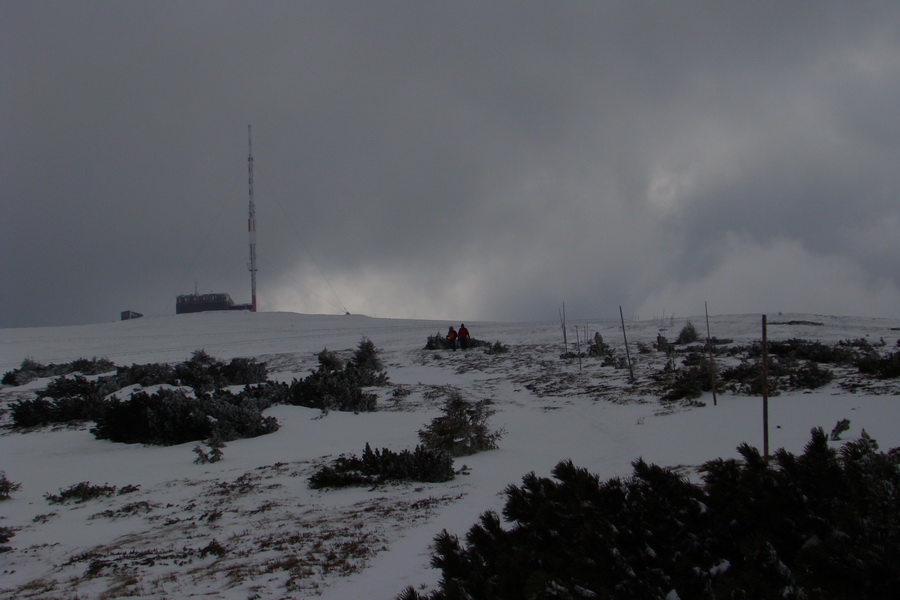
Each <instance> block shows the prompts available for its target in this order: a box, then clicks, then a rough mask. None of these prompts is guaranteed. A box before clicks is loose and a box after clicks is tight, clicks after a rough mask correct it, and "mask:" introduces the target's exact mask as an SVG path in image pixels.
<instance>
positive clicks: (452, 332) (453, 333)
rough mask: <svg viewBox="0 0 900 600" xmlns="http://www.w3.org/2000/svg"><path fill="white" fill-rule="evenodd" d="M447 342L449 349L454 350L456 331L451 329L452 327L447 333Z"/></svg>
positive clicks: (451, 327)
mask: <svg viewBox="0 0 900 600" xmlns="http://www.w3.org/2000/svg"><path fill="white" fill-rule="evenodd" d="M447 341H448V342H450V347H451V348H452V349H453V350H456V330H455V329H453V325H451V326H450V331H448V332H447Z"/></svg>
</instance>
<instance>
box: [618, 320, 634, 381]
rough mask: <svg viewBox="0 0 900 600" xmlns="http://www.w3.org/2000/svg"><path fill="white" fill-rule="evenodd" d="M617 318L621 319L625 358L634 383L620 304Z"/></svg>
mask: <svg viewBox="0 0 900 600" xmlns="http://www.w3.org/2000/svg"><path fill="white" fill-rule="evenodd" d="M619 319H621V320H622V337H623V338H625V358H626V359H627V360H628V372H629V373H630V374H631V383H634V367H632V366H631V352H630V351H629V350H628V336H627V335H625V317H624V315H623V314H622V305H621V304H620V305H619Z"/></svg>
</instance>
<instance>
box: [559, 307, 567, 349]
mask: <svg viewBox="0 0 900 600" xmlns="http://www.w3.org/2000/svg"><path fill="white" fill-rule="evenodd" d="M559 320H560V322H561V323H562V330H563V355H565V354H568V353H569V340H568V339H567V338H566V303H565V302H563V305H562V310H561V311H560V313H559Z"/></svg>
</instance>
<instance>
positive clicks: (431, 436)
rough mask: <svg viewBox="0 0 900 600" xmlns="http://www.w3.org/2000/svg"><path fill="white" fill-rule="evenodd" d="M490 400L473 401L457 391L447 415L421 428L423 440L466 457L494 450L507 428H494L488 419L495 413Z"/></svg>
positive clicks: (447, 405) (449, 400)
mask: <svg viewBox="0 0 900 600" xmlns="http://www.w3.org/2000/svg"><path fill="white" fill-rule="evenodd" d="M490 404H491V403H490V401H489V400H479V401H478V402H470V401H468V400H466V399H465V398H463V397H462V394H460V393H459V392H458V391H453V392H451V393H450V396H449V397H448V398H447V400H446V401H445V402H444V414H443V415H441V416H439V417H435V418H434V419H432V421H431V423H429V424H428V425H427V426H426V427H425V428H424V429H421V430H419V440H420V441H421V442H422V444H424V445H425V447H426V448H428V449H429V450H431V451H433V452H437V453H443V454H448V455H450V456H466V455H469V454H475V453H477V452H482V451H484V450H494V449H496V448H497V442H498V441H499V440H500V438H502V437H503V435H504V433H505V432H504V431H503V430H502V429H500V430H491V429H490V427H489V426H488V419H490V417H491V416H492V415H493V414H494V412H495V411H494V410H493V409H491V408H490Z"/></svg>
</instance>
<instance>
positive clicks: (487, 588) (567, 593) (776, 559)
mask: <svg viewBox="0 0 900 600" xmlns="http://www.w3.org/2000/svg"><path fill="white" fill-rule="evenodd" d="M877 450H878V445H877V444H876V443H875V441H874V440H872V439H871V438H868V437H867V436H865V435H864V436H863V437H862V438H861V439H859V440H857V441H854V442H849V443H847V444H846V445H844V446H843V447H842V448H841V449H840V451H837V450H835V449H833V448H831V447H829V445H828V442H827V436H826V435H825V433H824V431H823V430H822V429H820V428H816V429H813V431H812V435H811V440H810V442H809V443H808V444H807V446H806V448H805V449H804V452H803V454H802V455H800V456H795V455H793V454H791V453H789V452H786V451H784V450H779V451H777V452H776V453H775V454H774V456H773V458H772V460H771V461H769V462H768V463H767V462H766V461H765V460H764V459H763V458H762V457H761V456H760V454H759V452H758V451H757V450H756V449H754V448H751V447H749V446H747V445H742V446H740V447H739V448H738V451H739V453H740V455H741V457H742V458H741V459H716V460H713V461H710V462H708V463H706V464H705V465H703V467H702V469H701V473H702V478H703V483H702V484H694V483H691V482H689V481H688V480H687V479H685V478H684V477H682V476H680V475H678V474H677V473H675V472H674V471H672V470H669V469H665V468H661V467H658V466H655V465H650V464H647V463H645V462H643V461H642V460H638V461H636V462H634V463H633V467H634V470H633V474H632V476H631V477H629V478H627V479H620V478H614V479H610V480H607V481H605V482H602V481H601V480H600V478H599V477H597V476H596V475H592V474H590V473H589V472H588V471H587V470H585V469H581V468H577V467H576V466H575V465H574V464H572V462H571V461H564V462H560V463H559V464H558V465H557V466H556V468H555V469H554V470H553V473H552V474H553V478H552V479H551V478H546V477H538V476H537V475H535V474H534V473H531V474H528V475H526V476H525V477H524V478H523V481H522V484H521V485H520V486H510V487H508V488H507V489H506V491H505V494H506V503H505V506H504V509H503V518H504V521H502V520H501V518H500V516H499V515H497V514H495V513H493V512H486V513H484V514H483V515H482V516H481V519H480V521H479V522H478V523H477V524H475V525H473V526H472V527H471V528H470V529H469V532H468V533H467V535H466V537H465V540H464V541H463V540H460V538H458V537H457V536H455V535H453V534H451V533H449V532H447V531H443V532H442V533H441V534H440V535H438V536H437V538H436V539H435V546H434V547H435V550H434V555H433V558H432V564H433V566H435V567H436V568H439V569H441V571H442V577H441V581H440V584H439V587H438V589H436V590H434V591H433V592H431V593H427V594H425V593H420V592H418V591H416V590H415V589H413V588H408V589H406V590H405V591H404V592H403V593H402V594H401V595H400V596H399V598H400V599H402V600H425V599H428V600H449V599H453V600H462V599H469V598H484V599H487V598H491V599H496V600H507V599H508V600H520V599H522V598H600V599H611V598H615V599H623V600H624V599H631V598H692V599H700V600H706V599H708V600H712V599H716V598H734V599H736V598H743V599H749V598H793V599H797V600H799V599H801V598H821V599H824V598H829V599H835V600H844V599H846V600H850V599H854V600H856V599H872V600H875V599H881V598H890V597H893V596H894V595H895V592H896V590H897V588H898V586H900V515H898V508H897V507H898V506H900V451H898V449H894V450H892V451H891V452H888V453H880V452H878V451H877ZM505 523H508V525H506V524H505Z"/></svg>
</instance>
